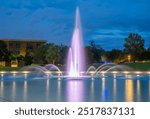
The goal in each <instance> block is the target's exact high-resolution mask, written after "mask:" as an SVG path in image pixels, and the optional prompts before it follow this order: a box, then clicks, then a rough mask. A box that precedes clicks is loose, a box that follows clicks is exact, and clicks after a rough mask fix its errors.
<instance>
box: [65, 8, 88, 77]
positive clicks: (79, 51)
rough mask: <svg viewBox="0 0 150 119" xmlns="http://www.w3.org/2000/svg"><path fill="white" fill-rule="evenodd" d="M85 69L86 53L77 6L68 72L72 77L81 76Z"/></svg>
mask: <svg viewBox="0 0 150 119" xmlns="http://www.w3.org/2000/svg"><path fill="white" fill-rule="evenodd" d="M83 71H85V54H84V47H83V40H82V30H81V22H80V12H79V8H78V7H77V9H76V19H75V28H74V32H73V36H72V43H71V47H70V49H69V52H68V60H67V73H68V75H69V76H70V77H79V76H81V72H83Z"/></svg>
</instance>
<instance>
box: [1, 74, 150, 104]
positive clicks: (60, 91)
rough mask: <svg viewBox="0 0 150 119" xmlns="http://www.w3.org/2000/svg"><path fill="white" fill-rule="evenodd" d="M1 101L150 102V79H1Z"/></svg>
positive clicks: (120, 77)
mask: <svg viewBox="0 0 150 119" xmlns="http://www.w3.org/2000/svg"><path fill="white" fill-rule="evenodd" d="M0 101H19V102H20V101H42V102H43V101H54V102H56V101H63V102H76V101H79V102H83V101H84V102H91V101H92V102H101V101H102V102H118V101H119V102H135V101H136V102H137V101H140V102H147V101H150V76H148V75H142V76H127V77H125V76H112V75H108V76H105V77H102V78H95V79H94V78H93V79H92V78H89V79H61V80H59V79H57V78H52V79H51V78H49V79H46V78H41V79H40V78H38V79H30V78H27V79H24V78H14V77H13V78H12V77H11V76H5V77H1V79H0Z"/></svg>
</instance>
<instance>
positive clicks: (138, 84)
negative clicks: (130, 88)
mask: <svg viewBox="0 0 150 119" xmlns="http://www.w3.org/2000/svg"><path fill="white" fill-rule="evenodd" d="M137 96H138V98H137V99H138V101H140V81H139V80H137Z"/></svg>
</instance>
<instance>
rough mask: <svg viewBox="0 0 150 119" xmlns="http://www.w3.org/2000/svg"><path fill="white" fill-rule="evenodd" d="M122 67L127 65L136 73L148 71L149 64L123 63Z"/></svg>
mask: <svg viewBox="0 0 150 119" xmlns="http://www.w3.org/2000/svg"><path fill="white" fill-rule="evenodd" d="M124 65H127V66H129V67H131V68H133V69H135V70H138V71H150V62H144V63H142V62H135V63H124Z"/></svg>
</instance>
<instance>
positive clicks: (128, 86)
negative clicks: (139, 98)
mask: <svg viewBox="0 0 150 119" xmlns="http://www.w3.org/2000/svg"><path fill="white" fill-rule="evenodd" d="M125 94H126V95H125V97H126V100H127V101H133V81H132V80H130V79H128V80H126V81H125Z"/></svg>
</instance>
